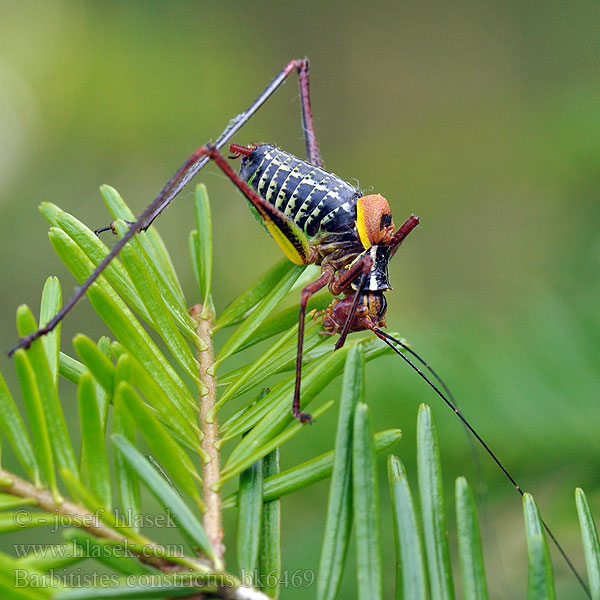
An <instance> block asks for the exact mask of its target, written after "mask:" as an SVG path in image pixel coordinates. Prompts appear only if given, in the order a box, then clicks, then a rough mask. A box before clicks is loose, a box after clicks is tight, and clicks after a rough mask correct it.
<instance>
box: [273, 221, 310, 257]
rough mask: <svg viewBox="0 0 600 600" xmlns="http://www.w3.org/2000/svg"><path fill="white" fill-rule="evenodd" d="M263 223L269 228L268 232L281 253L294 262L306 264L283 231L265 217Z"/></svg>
mask: <svg viewBox="0 0 600 600" xmlns="http://www.w3.org/2000/svg"><path fill="white" fill-rule="evenodd" d="M264 223H265V225H266V227H267V229H268V230H269V233H270V234H271V235H272V236H273V239H274V240H275V241H276V242H277V245H278V246H279V247H280V248H281V249H282V250H283V253H284V254H285V255H286V256H287V257H288V258H289V259H290V260H291V261H292V262H293V263H294V264H295V265H304V264H306V263H305V261H304V258H305V257H303V256H302V255H301V254H300V253H299V252H298V250H297V249H296V248H295V247H294V245H293V244H292V242H290V240H289V239H288V238H287V237H286V236H285V235H284V233H283V232H282V231H281V229H279V227H277V225H275V223H273V221H271V220H270V219H265V220H264Z"/></svg>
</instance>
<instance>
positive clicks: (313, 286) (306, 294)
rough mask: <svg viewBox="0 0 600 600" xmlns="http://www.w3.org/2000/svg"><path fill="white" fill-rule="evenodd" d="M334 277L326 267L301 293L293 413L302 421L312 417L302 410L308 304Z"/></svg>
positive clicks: (309, 420) (331, 270)
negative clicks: (305, 326) (302, 378)
mask: <svg viewBox="0 0 600 600" xmlns="http://www.w3.org/2000/svg"><path fill="white" fill-rule="evenodd" d="M332 278H333V269H331V268H330V267H329V268H328V267H324V268H323V272H322V273H321V276H320V277H319V279H317V280H316V281H313V282H312V283H309V284H308V285H307V286H306V287H305V288H304V289H303V290H302V293H301V294H300V311H299V312H300V314H299V317H298V351H297V353H296V384H295V386H294V400H293V403H292V414H293V415H294V417H296V418H297V419H299V420H300V422H301V423H310V422H311V421H312V417H311V416H310V414H308V413H304V412H302V411H301V410H300V379H301V375H302V352H303V348H304V321H305V320H306V305H307V303H308V300H309V298H310V297H311V296H312V295H313V294H314V293H316V292H318V291H319V290H320V289H322V288H324V287H325V286H326V285H327V284H328V283H329V282H330V281H331V280H332Z"/></svg>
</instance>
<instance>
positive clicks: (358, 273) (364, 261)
mask: <svg viewBox="0 0 600 600" xmlns="http://www.w3.org/2000/svg"><path fill="white" fill-rule="evenodd" d="M372 266H373V259H372V258H371V257H370V256H369V255H368V254H365V255H363V256H361V257H360V258H359V259H358V260H357V261H356V262H355V263H354V264H353V265H352V266H351V267H350V268H349V269H348V270H346V271H343V272H342V273H341V274H340V275H339V276H338V277H336V279H335V280H334V281H333V282H332V285H330V286H329V289H330V291H331V293H332V294H334V295H335V296H337V295H338V294H341V293H342V292H343V291H344V290H345V289H346V288H347V287H348V286H349V285H350V284H351V283H352V281H354V280H355V279H356V278H357V277H358V285H357V287H356V293H355V294H354V300H353V301H352V307H351V309H350V312H349V313H348V317H347V318H346V322H345V323H344V328H343V329H342V332H341V333H340V337H339V338H338V341H337V343H336V344H335V349H336V350H338V349H339V348H341V347H342V346H343V345H344V343H345V342H346V337H347V336H348V333H349V332H350V327H351V325H352V320H353V319H354V315H355V314H356V310H357V308H358V302H359V300H360V296H361V293H362V291H363V289H364V286H365V282H366V279H367V276H368V274H369V271H370V270H371V267H372Z"/></svg>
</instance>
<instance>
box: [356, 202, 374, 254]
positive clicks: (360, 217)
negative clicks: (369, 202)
mask: <svg viewBox="0 0 600 600" xmlns="http://www.w3.org/2000/svg"><path fill="white" fill-rule="evenodd" d="M364 204H365V202H364V196H363V197H362V198H359V199H358V200H357V201H356V229H358V236H359V237H360V241H361V243H362V245H363V248H364V249H365V250H368V249H369V248H370V247H371V246H372V244H371V242H370V240H369V235H368V233H367V224H366V221H365V218H366V217H365V208H364Z"/></svg>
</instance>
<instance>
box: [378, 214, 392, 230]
mask: <svg viewBox="0 0 600 600" xmlns="http://www.w3.org/2000/svg"><path fill="white" fill-rule="evenodd" d="M391 224H392V215H390V214H389V213H384V214H382V215H381V220H380V221H379V231H383V230H384V229H385V228H386V227H389V226H390V225H391Z"/></svg>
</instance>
